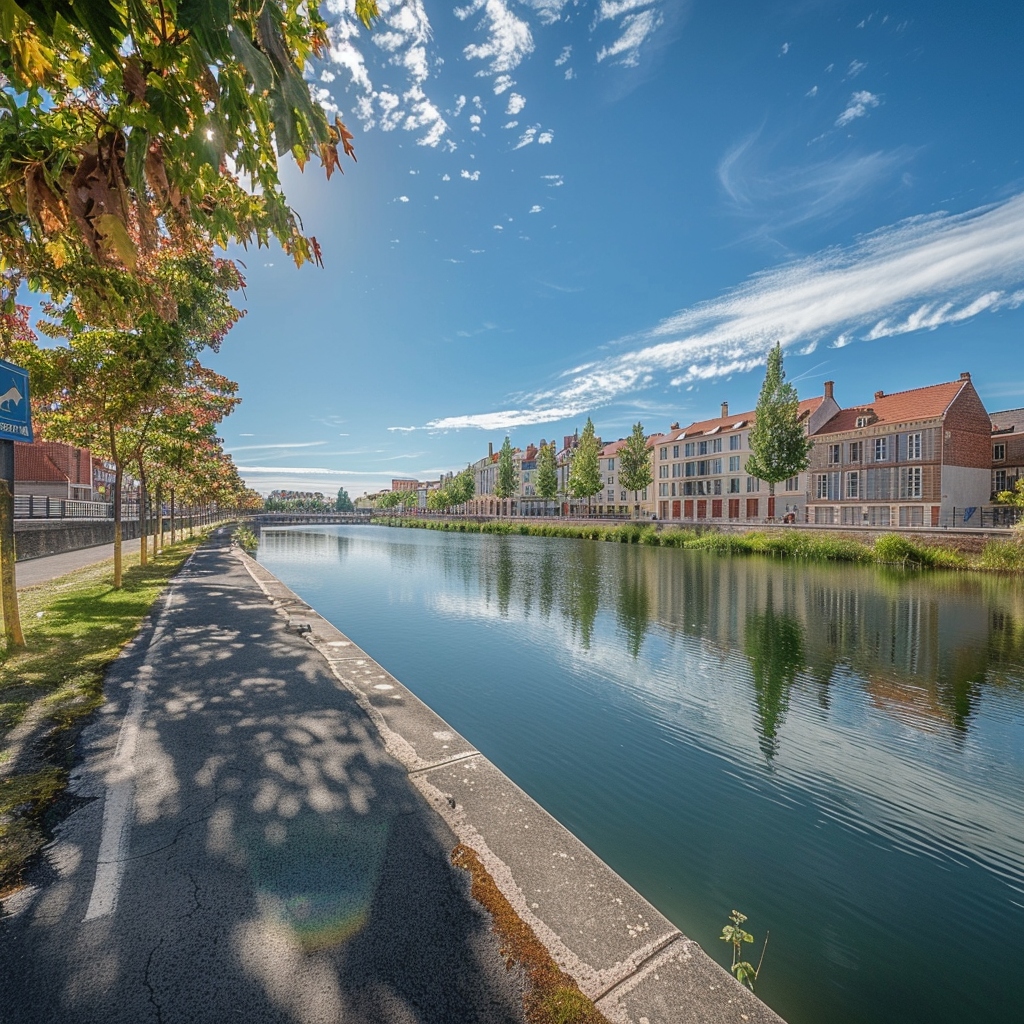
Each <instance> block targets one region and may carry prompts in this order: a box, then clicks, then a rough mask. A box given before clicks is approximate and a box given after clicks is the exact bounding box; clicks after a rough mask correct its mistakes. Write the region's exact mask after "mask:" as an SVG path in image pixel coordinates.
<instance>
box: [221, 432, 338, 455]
mask: <svg viewBox="0 0 1024 1024" xmlns="http://www.w3.org/2000/svg"><path fill="white" fill-rule="evenodd" d="M242 437H252V434H243V435H242ZM322 444H327V442H326V441H286V442H282V443H280V444H240V445H236V446H235V447H234V448H225V449H224V450H225V451H226V452H246V451H263V450H264V449H269V448H316V447H317V446H318V445H322Z"/></svg>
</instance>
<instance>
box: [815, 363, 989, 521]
mask: <svg viewBox="0 0 1024 1024" xmlns="http://www.w3.org/2000/svg"><path fill="white" fill-rule="evenodd" d="M813 439H814V448H813V449H812V451H811V464H810V468H809V472H810V491H809V493H808V497H807V521H808V522H812V523H820V524H835V525H844V526H861V525H869V526H910V527H912V526H939V525H941V524H943V523H947V522H953V521H954V510H955V509H959V510H963V509H964V508H976V507H980V506H982V505H984V504H985V502H986V501H988V499H989V495H990V493H991V489H992V465H993V458H992V456H993V441H992V421H991V420H990V418H989V415H988V413H987V412H986V411H985V406H984V405H983V403H982V401H981V399H980V398H979V397H978V393H977V391H975V389H974V385H973V384H972V383H971V375H970V374H969V373H962V374H961V375H960V379H959V380H955V381H949V382H947V383H943V384H933V385H931V386H929V387H923V388H915V389H913V390H910V391H900V392H897V393H896V394H892V395H887V394H885V392H884V391H876V392H875V398H874V401H872V402H870V403H868V404H866V405H862V406H854V407H851V408H847V409H842V410H840V411H839V412H838V413H837V414H836V415H834V416H833V417H831V418H830V419H829V420H828V422H827V423H825V424H824V425H822V426H821V427H820V428H819V429H818V430H817V431H816V432H814V434H813Z"/></svg>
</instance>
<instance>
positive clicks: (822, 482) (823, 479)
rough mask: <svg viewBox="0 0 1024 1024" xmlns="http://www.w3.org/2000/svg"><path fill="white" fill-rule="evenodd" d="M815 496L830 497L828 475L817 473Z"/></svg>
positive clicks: (815, 476) (815, 477)
mask: <svg viewBox="0 0 1024 1024" xmlns="http://www.w3.org/2000/svg"><path fill="white" fill-rule="evenodd" d="M814 496H815V497H816V498H827V497H828V473H815V475H814Z"/></svg>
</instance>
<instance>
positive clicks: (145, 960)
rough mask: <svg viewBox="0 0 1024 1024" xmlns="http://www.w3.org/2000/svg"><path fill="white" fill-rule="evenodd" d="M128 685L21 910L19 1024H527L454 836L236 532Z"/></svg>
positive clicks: (11, 993)
mask: <svg viewBox="0 0 1024 1024" xmlns="http://www.w3.org/2000/svg"><path fill="white" fill-rule="evenodd" d="M58 557H59V556H58ZM106 689H107V704H106V705H105V706H104V708H103V709H102V711H101V712H100V714H99V715H98V716H97V718H98V720H97V722H96V723H95V724H94V725H93V726H91V727H90V729H89V730H88V731H87V733H86V734H85V735H84V736H83V739H82V761H81V763H80V765H79V766H78V767H77V768H76V770H75V772H74V774H73V786H72V789H73V797H72V798H73V800H74V802H75V803H76V804H77V809H76V810H75V811H74V812H73V813H72V814H71V815H70V816H69V817H68V818H67V819H66V820H65V821H64V823H63V824H62V825H61V827H60V828H59V830H58V833H57V836H56V839H55V841H54V842H53V843H52V844H51V846H50V847H49V848H48V850H47V855H46V858H45V862H44V863H43V864H42V865H41V866H40V868H39V869H38V870H37V871H35V873H34V875H33V877H32V878H31V879H30V883H31V884H30V885H29V886H28V887H26V888H25V889H23V890H21V891H20V892H19V893H16V894H15V895H14V896H12V897H9V898H8V899H6V900H5V901H4V902H3V905H2V906H3V910H4V915H3V917H2V918H0V979H2V983H0V1020H2V1021H3V1022H4V1024H36V1022H44V1021H45V1022H51V1021H57V1020H60V1021H71V1022H81V1024H89V1022H97V1024H98V1022H104V1024H122V1022H123V1024H140V1022H144V1021H157V1022H161V1021H163V1022H170V1021H174V1022H192V1021H195V1022H211V1024H212V1022H218V1024H220V1022H222V1021H233V1020H239V1021H260V1022H277V1021H280V1022H285V1021H287V1022H291V1024H306V1022H321V1021H322V1022H327V1021H331V1022H357V1021H358V1022H367V1024H373V1022H378V1021H379V1022H389V1024H391V1022H400V1024H405V1022H409V1024H413V1022H416V1024H434V1022H436V1024H449V1022H463V1021H465V1022H472V1021H481V1022H484V1021H486V1022H494V1024H501V1022H506V1021H507V1022H520V1021H522V1020H523V1009H522V1001H521V999H522V990H521V979H520V978H519V976H518V975H517V974H516V973H515V972H509V971H508V970H506V967H505V964H504V961H503V958H502V956H501V954H500V950H499V948H498V944H497V941H496V939H495V937H494V935H493V933H492V932H491V928H490V920H489V918H488V917H487V915H486V914H485V913H484V912H483V911H482V910H481V909H480V908H479V907H478V905H477V904H476V903H475V902H474V901H473V900H472V899H471V897H470V896H469V893H468V879H467V877H466V876H465V875H463V874H462V873H461V872H458V871H457V870H456V869H454V868H452V867H451V865H450V864H449V861H448V857H449V853H450V851H451V849H452V847H453V846H454V845H455V843H456V842H457V840H456V838H455V836H454V834H453V833H452V832H451V831H450V830H449V828H448V826H447V825H446V824H445V822H444V821H443V820H442V819H441V818H440V817H439V816H438V815H437V814H436V813H434V811H433V810H431V809H430V807H429V806H428V805H427V804H426V803H425V802H424V801H423V800H422V798H421V797H420V796H419V795H418V794H417V793H416V792H415V791H414V789H413V788H412V786H411V784H410V782H409V779H408V776H407V774H406V772H405V771H404V770H403V769H402V768H401V766H400V765H399V764H398V763H397V762H396V761H394V760H393V759H392V758H391V757H390V755H388V754H387V753H386V752H385V750H384V748H383V745H382V741H381V739H380V736H379V734H378V732H377V730H376V729H375V727H374V725H373V724H372V723H371V721H370V720H369V718H368V717H367V716H366V714H365V712H364V711H363V710H362V709H361V708H360V707H359V705H358V704H357V702H356V700H355V698H354V697H353V695H352V694H351V693H350V692H349V691H348V690H346V689H344V688H343V687H341V686H340V684H339V683H338V682H337V680H336V679H335V677H334V676H333V675H332V673H331V671H330V669H329V666H328V664H327V662H326V660H325V658H324V657H323V655H321V654H320V653H318V652H317V651H316V650H315V649H313V648H312V647H311V646H310V645H309V644H307V643H306V641H305V640H303V639H302V638H301V637H299V636H297V635H295V634H294V633H291V632H289V631H288V630H287V628H286V622H285V620H284V619H283V618H282V617H281V616H280V615H278V614H277V612H276V611H275V610H274V608H273V606H272V604H271V602H270V601H269V600H268V599H267V597H266V596H265V595H264V593H263V592H262V591H261V590H260V588H259V587H258V586H257V585H256V583H255V582H254V580H253V579H252V577H251V576H250V575H249V574H248V572H246V570H245V568H244V567H243V565H242V564H241V562H240V561H239V559H238V558H237V557H236V556H235V555H234V554H233V553H232V552H231V550H230V549H229V547H228V540H227V537H226V534H225V533H224V532H220V533H219V534H217V535H215V537H214V539H213V540H212V541H211V542H210V543H208V544H207V545H204V546H203V547H202V548H200V549H199V550H198V551H197V552H196V553H195V554H194V555H193V556H192V558H191V559H190V561H189V562H188V563H187V565H186V567H185V568H184V570H183V571H182V573H181V574H179V576H178V577H177V578H176V580H175V582H174V584H173V585H172V586H171V587H170V588H169V589H168V590H167V591H166V592H165V594H164V596H163V598H162V599H161V601H160V603H159V606H158V608H157V609H156V610H155V611H154V614H153V616H152V617H151V619H150V620H149V621H148V623H147V625H146V626H145V627H144V628H143V630H142V632H141V633H140V635H139V637H138V638H137V639H136V640H135V641H134V642H133V644H132V645H130V646H129V648H127V649H126V650H125V652H124V654H123V655H122V657H121V658H120V659H119V660H118V662H117V663H116V664H115V666H114V668H113V669H112V670H111V672H110V673H109V676H108V680H107V684H106Z"/></svg>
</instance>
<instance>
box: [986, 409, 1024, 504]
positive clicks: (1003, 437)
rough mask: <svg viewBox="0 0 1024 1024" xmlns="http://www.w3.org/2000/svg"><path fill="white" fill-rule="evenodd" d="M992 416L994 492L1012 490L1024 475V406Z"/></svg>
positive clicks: (994, 494) (993, 495) (995, 493)
mask: <svg viewBox="0 0 1024 1024" xmlns="http://www.w3.org/2000/svg"><path fill="white" fill-rule="evenodd" d="M991 420H992V494H991V497H993V498H995V496H996V495H997V494H999V493H1001V492H1002V491H1012V490H1013V488H1014V486H1015V485H1016V483H1017V481H1018V480H1020V479H1021V477H1022V476H1024V409H1006V410H1004V411H1003V412H994V413H992V416H991Z"/></svg>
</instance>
